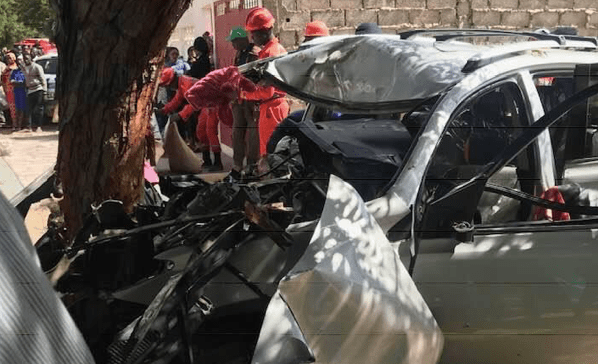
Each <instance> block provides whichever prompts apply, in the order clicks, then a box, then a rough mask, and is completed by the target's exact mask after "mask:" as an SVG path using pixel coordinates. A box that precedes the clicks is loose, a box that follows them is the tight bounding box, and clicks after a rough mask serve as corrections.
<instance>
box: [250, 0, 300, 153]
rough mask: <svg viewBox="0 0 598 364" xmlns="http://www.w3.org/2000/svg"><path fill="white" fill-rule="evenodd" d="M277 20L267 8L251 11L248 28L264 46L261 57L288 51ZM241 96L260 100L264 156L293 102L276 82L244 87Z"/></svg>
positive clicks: (259, 129) (253, 36)
mask: <svg viewBox="0 0 598 364" xmlns="http://www.w3.org/2000/svg"><path fill="white" fill-rule="evenodd" d="M274 22H275V20H274V16H272V13H270V11H268V9H265V8H255V9H253V10H252V11H251V12H250V13H249V14H248V15H247V19H246V21H245V29H247V30H248V31H249V32H250V33H251V39H252V40H253V42H254V43H255V44H256V45H257V46H260V47H262V50H261V51H260V53H259V55H258V56H259V58H260V59H264V58H268V57H274V56H278V55H281V54H283V53H286V50H285V49H284V47H283V46H282V45H280V43H278V38H276V37H275V36H274V33H273V29H272V26H273V25H274ZM240 98H241V99H242V100H249V101H257V102H259V103H260V116H259V121H258V131H259V137H260V155H261V156H263V155H265V154H266V145H267V143H268V139H270V135H272V132H273V131H274V129H276V126H277V125H278V124H279V123H280V122H281V121H282V120H283V119H284V118H286V117H287V115H288V113H289V104H288V103H287V101H286V99H285V93H284V92H282V91H280V90H277V89H276V88H274V87H273V86H259V87H258V88H257V90H255V91H251V92H247V91H242V92H241V95H240Z"/></svg>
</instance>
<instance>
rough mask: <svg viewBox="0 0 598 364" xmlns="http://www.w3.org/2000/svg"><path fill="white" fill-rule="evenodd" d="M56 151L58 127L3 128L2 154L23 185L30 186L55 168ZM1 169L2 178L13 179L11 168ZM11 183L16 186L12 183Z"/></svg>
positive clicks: (0, 137) (0, 138)
mask: <svg viewBox="0 0 598 364" xmlns="http://www.w3.org/2000/svg"><path fill="white" fill-rule="evenodd" d="M57 154H58V131H56V128H55V127H48V128H47V129H46V130H45V131H42V132H39V133H31V132H18V133H10V132H9V131H8V130H2V131H1V132H0V156H1V157H2V159H3V160H4V162H6V163H5V164H6V165H8V167H10V169H12V171H13V172H14V174H15V175H16V177H17V178H18V180H19V181H20V183H21V185H22V186H27V185H28V184H29V183H31V182H33V180H35V179H36V178H37V177H38V176H39V175H40V174H42V173H43V172H44V171H46V170H47V169H49V168H52V167H53V166H54V164H55V163H56V156H57ZM0 173H1V175H0V177H1V179H2V180H5V181H11V176H9V175H8V174H9V173H10V171H9V170H7V169H6V168H4V169H2V170H1V171H0ZM11 183H14V181H11ZM9 187H10V188H11V190H12V189H14V188H13V186H9ZM4 188H5V187H3V189H4ZM7 197H8V198H10V196H7Z"/></svg>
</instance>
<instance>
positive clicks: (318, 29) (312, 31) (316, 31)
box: [305, 20, 329, 37]
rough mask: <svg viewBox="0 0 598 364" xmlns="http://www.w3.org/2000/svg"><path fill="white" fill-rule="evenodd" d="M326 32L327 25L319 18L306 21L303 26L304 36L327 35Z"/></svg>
mask: <svg viewBox="0 0 598 364" xmlns="http://www.w3.org/2000/svg"><path fill="white" fill-rule="evenodd" d="M327 35H329V34H328V27H327V26H326V24H324V22H321V21H319V20H315V21H312V22H311V23H307V25H306V26H305V36H306V37H323V36H327Z"/></svg>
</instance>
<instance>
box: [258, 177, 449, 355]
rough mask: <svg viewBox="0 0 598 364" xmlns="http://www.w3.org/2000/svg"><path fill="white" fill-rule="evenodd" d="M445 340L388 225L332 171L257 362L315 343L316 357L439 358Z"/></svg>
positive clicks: (269, 318) (267, 324)
mask: <svg viewBox="0 0 598 364" xmlns="http://www.w3.org/2000/svg"><path fill="white" fill-rule="evenodd" d="M290 313H292V317H290ZM298 328H300V330H301V331H298ZM301 340H305V342H306V344H307V345H305V346H303V345H299V344H298V341H301ZM442 346H443V338H442V334H441V332H440V329H439V328H438V326H437V324H436V322H435V320H434V317H433V316H432V313H431V312H430V311H429V309H428V307H427V305H426V303H425V302H424V300H423V298H422V297H421V295H420V294H419V292H418V290H417V288H416V286H415V284H414V283H413V281H412V279H411V277H410V276H409V273H408V272H407V270H406V269H405V267H404V266H403V264H402V263H401V261H400V259H399V256H398V254H397V253H396V252H395V250H394V249H393V247H392V246H391V244H390V243H389V242H388V240H387V238H386V236H385V233H384V232H383V231H382V229H380V227H379V226H378V224H377V223H376V221H375V219H374V218H373V217H372V216H371V215H370V214H369V212H368V211H367V208H366V207H365V204H364V202H363V200H362V199H361V197H360V196H359V194H358V193H357V192H356V191H355V189H354V188H353V187H352V186H350V185H349V184H348V183H346V182H344V181H343V180H341V179H340V178H338V177H336V176H334V175H332V176H331V177H330V183H329V188H328V193H327V198H326V203H325V205H324V210H323V212H322V217H321V219H320V221H319V222H318V225H317V226H316V229H315V231H314V234H313V237H312V240H311V242H310V244H309V246H308V247H307V250H306V251H305V253H304V254H303V255H302V256H301V258H300V260H299V261H298V262H297V264H295V266H294V267H293V268H292V269H291V271H290V272H289V273H288V274H287V275H286V276H285V278H283V280H282V281H281V282H280V284H279V287H278V290H277V292H276V294H275V298H274V299H273V300H272V301H271V303H270V306H269V308H268V310H267V312H266V317H265V319H264V324H263V326H262V330H261V332H260V337H259V339H258V345H257V348H256V352H255V353H256V354H255V356H254V358H253V361H252V362H253V363H255V364H258V363H301V362H305V361H302V360H305V358H306V355H307V351H306V349H305V348H306V347H307V348H309V349H310V350H312V351H313V354H314V356H315V360H316V361H315V362H316V363H347V364H352V363H355V364H358V363H359V364H361V363H435V362H437V360H438V358H439V357H440V353H441V351H442ZM290 348H293V350H294V351H296V354H297V355H296V356H288V355H287V354H288V352H287V350H290Z"/></svg>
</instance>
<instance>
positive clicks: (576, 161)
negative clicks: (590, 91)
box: [533, 64, 598, 188]
mask: <svg viewBox="0 0 598 364" xmlns="http://www.w3.org/2000/svg"><path fill="white" fill-rule="evenodd" d="M533 77H534V84H535V85H536V88H537V90H538V93H539V94H540V96H541V100H542V106H543V108H544V110H545V111H546V112H548V111H550V110H551V109H552V108H554V107H555V106H556V105H557V104H558V102H559V100H560V101H563V100H564V99H565V98H566V97H569V96H571V95H572V94H573V93H574V92H575V91H579V90H581V89H583V88H585V87H588V86H590V85H593V84H595V83H597V82H598V64H589V65H585V64H584V65H577V66H576V67H575V69H571V70H570V71H568V72H567V71H542V72H538V73H536V74H534V76H533ZM550 134H551V139H552V144H553V147H554V154H555V160H556V165H557V174H558V176H557V179H558V180H559V181H560V183H561V184H573V183H575V184H579V185H580V186H582V187H586V188H598V178H597V177H598V97H591V98H589V99H588V100H587V101H585V102H583V103H581V104H579V105H577V106H576V107H574V108H573V109H571V111H570V112H569V113H567V115H565V117H563V118H562V120H560V121H559V122H557V123H556V124H555V125H554V126H553V127H551V128H550Z"/></svg>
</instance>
